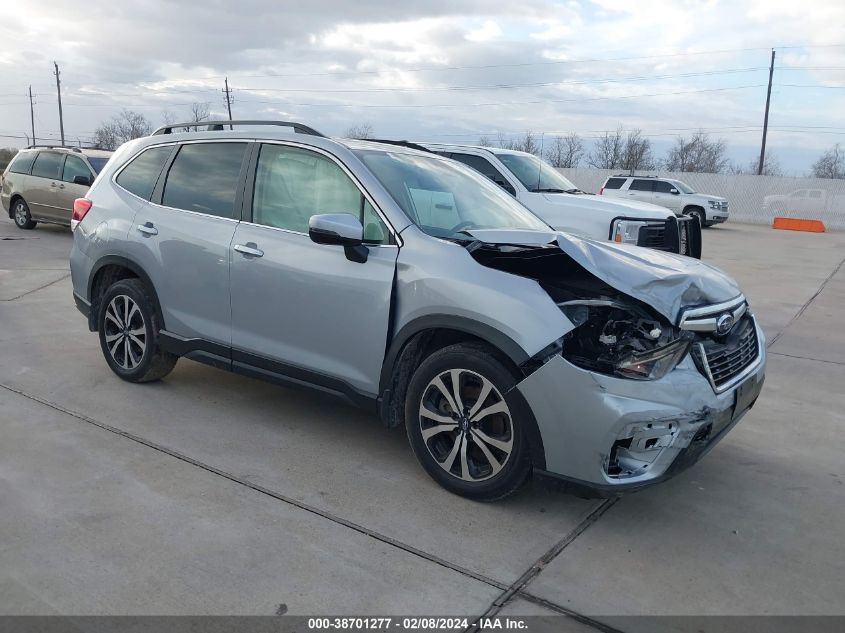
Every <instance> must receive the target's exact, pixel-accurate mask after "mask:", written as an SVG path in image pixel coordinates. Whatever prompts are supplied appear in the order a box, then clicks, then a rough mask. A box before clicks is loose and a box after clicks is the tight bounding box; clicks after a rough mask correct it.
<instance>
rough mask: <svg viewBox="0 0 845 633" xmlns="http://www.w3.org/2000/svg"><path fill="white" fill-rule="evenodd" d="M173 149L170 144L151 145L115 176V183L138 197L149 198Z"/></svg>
mask: <svg viewBox="0 0 845 633" xmlns="http://www.w3.org/2000/svg"><path fill="white" fill-rule="evenodd" d="M172 151H173V147H172V146H171V145H167V146H164V147H151V148H150V149H148V150H145V151H143V152H141V153H140V154H138V156H136V157H135V158H134V159H132V162H130V163H129V164H128V165H127V166H126V167H124V168H123V171H121V172H120V174H118V176H117V180H116V182H117V184H118V185H120V186H121V187H123V188H124V189H126V191H128V192H129V193H134V194H135V195H136V196H138V197H139V198H143V199H144V200H149V199H150V197H151V196H152V195H153V189H155V186H156V182H157V181H158V177H159V176H160V175H161V170H162V169H163V168H164V164H165V163H166V162H167V159H168V158H169V157H170V152H172Z"/></svg>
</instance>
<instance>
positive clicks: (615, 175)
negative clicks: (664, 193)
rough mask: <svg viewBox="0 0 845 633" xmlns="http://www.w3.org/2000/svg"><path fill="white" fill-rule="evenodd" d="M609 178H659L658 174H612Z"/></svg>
mask: <svg viewBox="0 0 845 633" xmlns="http://www.w3.org/2000/svg"><path fill="white" fill-rule="evenodd" d="M611 178H660V176H636V175H634V174H613V176H611Z"/></svg>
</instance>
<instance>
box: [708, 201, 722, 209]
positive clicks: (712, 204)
mask: <svg viewBox="0 0 845 633" xmlns="http://www.w3.org/2000/svg"><path fill="white" fill-rule="evenodd" d="M707 204H709V205H710V208H711V209H721V208H722V203H721V202H718V201H716V200H708V201H707Z"/></svg>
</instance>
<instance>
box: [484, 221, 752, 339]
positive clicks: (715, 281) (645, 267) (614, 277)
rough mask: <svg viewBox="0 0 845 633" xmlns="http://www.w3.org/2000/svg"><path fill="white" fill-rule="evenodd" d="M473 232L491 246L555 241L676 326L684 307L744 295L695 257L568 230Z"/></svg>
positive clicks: (568, 253) (576, 259)
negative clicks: (580, 235) (599, 239)
mask: <svg viewBox="0 0 845 633" xmlns="http://www.w3.org/2000/svg"><path fill="white" fill-rule="evenodd" d="M469 233H471V234H472V236H473V237H475V238H476V239H478V240H480V241H482V242H486V243H488V244H511V245H518V246H541V245H547V244H551V243H553V242H556V243H557V245H558V246H559V247H560V249H561V250H562V251H563V252H564V253H566V254H567V255H568V256H569V257H571V258H572V259H573V260H574V261H575V262H576V263H578V264H579V265H580V266H581V267H582V268H584V269H585V270H587V271H588V272H590V273H591V274H593V275H595V276H596V277H598V278H599V279H601V280H602V281H603V282H605V283H606V284H608V285H609V286H611V287H613V288H616V289H617V290H619V291H620V292H623V293H625V294H627V295H629V296H631V297H634V298H635V299H639V300H640V301H642V302H643V303H646V304H647V305H650V306H651V307H653V308H654V309H655V310H657V311H658V312H659V313H660V314H662V315H663V316H665V317H666V318H667V319H669V320H670V322H672V323H678V322H679V320H680V315H681V312H682V311H683V310H684V309H685V308H689V307H697V306H705V305H710V304H715V303H723V302H725V301H730V300H731V299H734V298H736V297H737V296H739V295H740V294H742V291H741V290H740V288H739V286H738V285H737V283H736V282H735V281H734V280H733V279H732V278H731V277H730V276H729V275H727V274H726V273H724V272H722V271H721V270H719V269H718V268H716V267H715V266H711V265H710V264H705V263H704V262H702V261H700V260H698V259H693V258H692V257H685V256H683V255H675V254H674V253H666V252H663V251H657V250H654V249H651V248H643V247H640V246H633V245H629V244H617V243H615V242H601V241H598V240H592V239H589V238H585V237H579V236H576V235H572V234H571V233H563V232H552V231H549V232H545V231H519V230H496V229H487V230H472V231H469Z"/></svg>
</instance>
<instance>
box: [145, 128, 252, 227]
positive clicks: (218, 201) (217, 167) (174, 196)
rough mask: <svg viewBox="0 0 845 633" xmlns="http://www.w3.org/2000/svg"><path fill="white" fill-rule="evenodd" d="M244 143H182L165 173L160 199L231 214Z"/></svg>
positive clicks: (200, 210) (188, 207) (190, 208)
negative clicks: (165, 177) (165, 178)
mask: <svg viewBox="0 0 845 633" xmlns="http://www.w3.org/2000/svg"><path fill="white" fill-rule="evenodd" d="M246 146H247V144H246V143H190V144H186V145H183V146H182V147H181V148H180V149H179V153H178V154H177V155H176V159H175V160H174V161H173V165H171V167H170V171H169V172H168V174H167V180H166V181H165V183H164V195H163V196H162V199H161V203H162V204H163V205H164V206H167V207H173V208H175V209H184V210H185V211H195V212H197V213H206V214H208V215H216V216H218V217H221V218H234V217H235V196H236V192H237V187H238V182H239V181H240V173H241V167H242V165H243V160H244V154H245V153H246Z"/></svg>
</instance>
